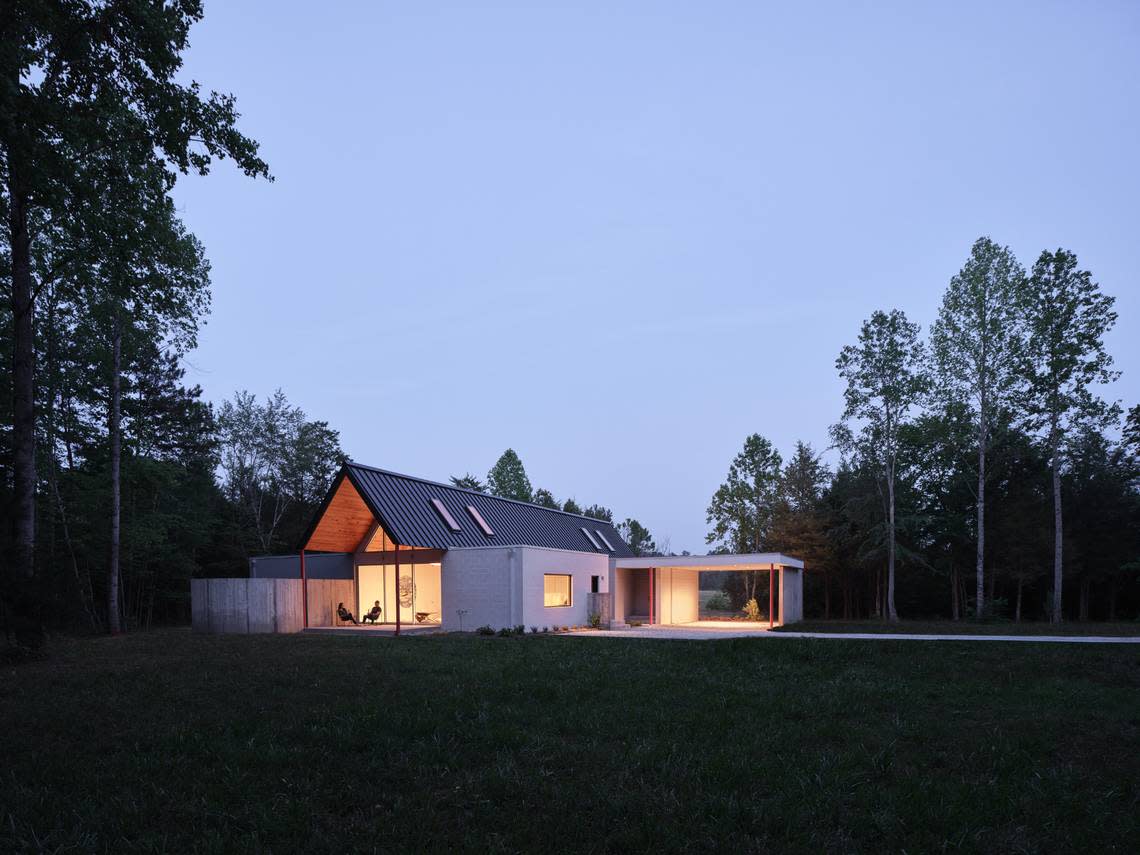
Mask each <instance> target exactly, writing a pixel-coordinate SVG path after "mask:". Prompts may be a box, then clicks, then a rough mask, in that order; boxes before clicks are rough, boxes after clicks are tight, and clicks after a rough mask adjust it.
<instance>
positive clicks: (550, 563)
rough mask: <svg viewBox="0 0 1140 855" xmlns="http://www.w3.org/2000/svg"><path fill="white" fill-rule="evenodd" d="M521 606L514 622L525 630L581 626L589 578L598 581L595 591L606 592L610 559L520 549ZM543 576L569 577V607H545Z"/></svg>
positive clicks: (554, 550) (588, 589)
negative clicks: (521, 558)
mask: <svg viewBox="0 0 1140 855" xmlns="http://www.w3.org/2000/svg"><path fill="white" fill-rule="evenodd" d="M520 551H521V552H522V554H523V561H522V570H523V572H522V603H521V610H520V612H519V613H518V614H519V619H518V620H516V621H514V623H516V624H520V623H521V624H522V625H523V626H525V627H526V628H527V629H528V630H529V629H530V628H531V627H532V626H537V627H539V628H541V627H544V626H584V625H585V624H586V621H587V620H588V619H589V615H588V614H587V613H586V594H588V593H589V592H590V577H591V576H597V577H599V585H598V590H599V591H600V592H603V593H604V592H607V591H609V589H610V588H609V579H610V557H609V556H608V555H605V554H602V553H592V552H570V551H568V550H563V549H542V548H540V547H535V546H524V547H521V549H520ZM546 573H560V574H567V575H569V576H571V577H572V582H571V595H570V605H569V606H559V607H550V608H548V607H546V606H544V605H543V604H542V603H543V596H542V584H543V583H542V577H543V575H544V574H546Z"/></svg>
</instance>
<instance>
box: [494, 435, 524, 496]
mask: <svg viewBox="0 0 1140 855" xmlns="http://www.w3.org/2000/svg"><path fill="white" fill-rule="evenodd" d="M487 489H488V490H489V491H490V493H491V495H492V496H501V497H502V498H504V499H517V500H518V501H520V502H529V501H530V500H531V499H532V498H533V491H532V489H531V486H530V479H529V478H527V477H526V469H524V468H523V464H522V461H521V460H520V459H519V456H518V455H517V454H515V452H514V449H511V448H508V449H507V450H506V451H504V452H503V454H502V456H501V457H500V458H499V459H498V460H497V461H496V462H495V465H494V466H492V467H491V471H490V472H488V473H487Z"/></svg>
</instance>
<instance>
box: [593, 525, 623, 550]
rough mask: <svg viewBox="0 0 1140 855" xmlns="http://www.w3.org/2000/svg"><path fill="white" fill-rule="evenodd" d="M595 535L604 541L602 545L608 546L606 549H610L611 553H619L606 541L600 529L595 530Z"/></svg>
mask: <svg viewBox="0 0 1140 855" xmlns="http://www.w3.org/2000/svg"><path fill="white" fill-rule="evenodd" d="M594 534H596V535H597V536H598V537H600V538H601V539H602V543H604V544H605V545H606V549H608V550H609V551H610V552H617V550H616V549H614V545H613V544H612V543H610V542H609V541H608V540H606V536H605V535H604V534H602V532H601V530H600V529H594Z"/></svg>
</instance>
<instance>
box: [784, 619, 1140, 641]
mask: <svg viewBox="0 0 1140 855" xmlns="http://www.w3.org/2000/svg"><path fill="white" fill-rule="evenodd" d="M776 631H777V632H886V633H913V634H916V635H1098V636H1102V637H1103V636H1118V637H1119V636H1138V635H1140V621H1117V622H1116V623H1093V622H1084V623H1079V622H1069V623H1062V624H1053V623H1046V622H1044V621H1027V622H1025V623H1013V622H1008V621H987V622H983V623H975V622H974V621H967V620H964V621H952V620H900V621H896V622H891V621H886V620H805V621H800V622H799V623H794V624H789V625H788V626H784V627H776Z"/></svg>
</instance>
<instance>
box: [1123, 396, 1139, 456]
mask: <svg viewBox="0 0 1140 855" xmlns="http://www.w3.org/2000/svg"><path fill="white" fill-rule="evenodd" d="M1123 443H1124V447H1125V448H1126V449H1128V450H1129V451H1130V452H1131V453H1132V454H1134V455H1140V404H1137V405H1136V406H1135V407H1133V408H1132V409H1130V410H1129V411H1128V416H1127V418H1125V420H1124V433H1123Z"/></svg>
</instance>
